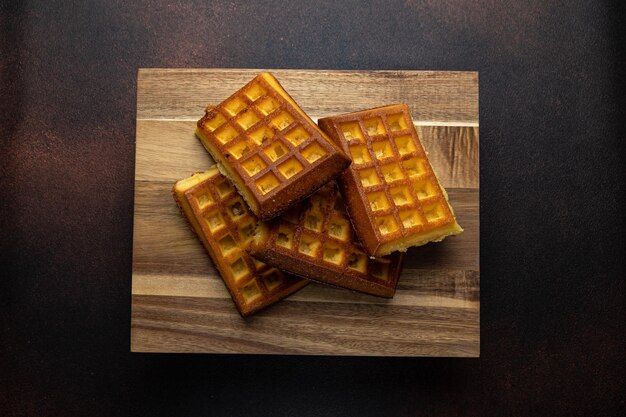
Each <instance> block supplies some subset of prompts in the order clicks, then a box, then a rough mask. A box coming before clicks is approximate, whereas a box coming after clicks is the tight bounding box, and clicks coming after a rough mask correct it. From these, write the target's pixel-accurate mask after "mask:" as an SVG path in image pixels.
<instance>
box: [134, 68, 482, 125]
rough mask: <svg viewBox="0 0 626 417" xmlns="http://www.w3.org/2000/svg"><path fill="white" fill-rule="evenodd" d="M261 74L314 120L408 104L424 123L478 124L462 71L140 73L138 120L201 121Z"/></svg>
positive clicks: (474, 97) (473, 82)
mask: <svg viewBox="0 0 626 417" xmlns="http://www.w3.org/2000/svg"><path fill="white" fill-rule="evenodd" d="M262 71H270V72H272V73H273V74H274V75H275V76H276V77H277V78H278V79H279V81H280V83H281V84H282V85H283V86H284V87H285V89H286V90H287V91H288V92H289V94H290V95H291V96H292V97H293V98H294V99H295V100H296V102H297V103H298V104H299V105H300V106H301V107H302V108H303V110H304V111H305V112H306V113H307V114H308V115H309V116H310V117H311V118H313V119H314V120H316V119H318V118H320V117H326V116H331V115H333V114H338V113H347V112H351V111H357V110H362V109H367V108H371V107H377V106H381V105H385V104H393V103H407V104H408V105H409V107H410V109H411V114H412V116H413V119H414V120H416V121H419V122H422V123H424V122H425V123H428V122H450V123H453V124H454V123H456V124H459V123H460V124H465V125H473V126H475V125H477V124H478V73H476V72H460V71H338V70H324V71H320V70H284V69H282V70H276V69H273V70H258V69H202V70H194V69H146V70H143V69H140V70H139V78H138V90H137V91H138V92H137V118H138V119H176V120H181V119H182V120H185V119H186V120H198V119H199V115H201V114H202V113H203V110H204V108H205V107H206V106H207V104H210V103H219V102H221V101H223V100H224V99H225V98H227V97H228V96H230V95H231V94H232V93H233V92H234V91H236V90H238V89H239V88H240V87H241V86H242V85H243V84H244V83H246V82H247V81H249V80H251V79H252V78H253V77H254V76H255V75H256V74H258V73H259V72H262Z"/></svg>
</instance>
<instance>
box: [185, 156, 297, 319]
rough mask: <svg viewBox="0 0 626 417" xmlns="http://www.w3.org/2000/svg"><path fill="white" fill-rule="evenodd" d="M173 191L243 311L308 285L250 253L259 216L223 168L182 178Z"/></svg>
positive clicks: (249, 310)
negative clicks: (224, 175) (246, 202)
mask: <svg viewBox="0 0 626 417" xmlns="http://www.w3.org/2000/svg"><path fill="white" fill-rule="evenodd" d="M173 194H174V198H175V200H176V202H177V203H178V205H179V206H180V208H181V210H182V211H183V213H184V215H185V217H187V220H188V221H189V223H190V224H191V226H192V228H193V230H194V231H195V232H196V234H197V235H198V237H199V238H200V240H201V241H202V243H203V244H204V247H205V248H206V250H207V251H208V252H209V255H210V256H211V259H212V260H213V263H214V264H215V266H216V267H217V270H218V271H219V272H220V275H221V276H222V279H223V280H224V283H225V284H226V287H227V288H228V291H229V292H230V295H231V297H232V298H233V301H234V302H235V305H236V306H237V309H238V310H239V313H240V314H241V315H242V316H244V317H245V316H249V315H251V314H252V313H254V312H256V311H258V310H259V309H261V308H264V307H267V306H269V305H271V304H274V303H275V302H277V301H279V300H281V299H283V298H285V297H287V296H288V295H290V294H292V293H294V292H296V291H298V290H299V289H300V288H302V287H304V286H305V285H306V284H307V281H306V280H303V279H299V278H295V277H292V276H289V275H286V274H284V273H282V272H281V271H279V270H277V269H275V268H271V267H269V266H267V265H265V264H264V263H263V262H260V261H258V260H256V259H254V258H252V257H251V256H250V255H248V253H247V252H246V250H245V249H246V247H247V246H248V245H249V243H250V242H251V241H252V239H253V237H254V235H255V233H256V231H257V219H256V217H255V216H254V215H253V214H252V213H250V212H249V210H248V208H247V207H246V205H245V203H244V202H243V200H242V199H241V197H240V196H239V195H238V194H237V193H236V192H235V189H234V188H233V187H232V185H231V183H230V182H229V181H228V179H226V178H224V177H223V176H222V175H221V174H220V173H219V172H218V170H217V168H215V167H213V168H212V169H210V170H209V171H206V172H203V173H199V174H195V175H193V176H192V177H190V178H187V179H184V180H181V181H178V182H177V183H176V185H174V188H173Z"/></svg>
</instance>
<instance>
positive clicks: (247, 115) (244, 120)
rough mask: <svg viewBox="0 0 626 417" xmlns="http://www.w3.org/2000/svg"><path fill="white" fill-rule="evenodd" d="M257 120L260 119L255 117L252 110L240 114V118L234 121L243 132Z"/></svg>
mask: <svg viewBox="0 0 626 417" xmlns="http://www.w3.org/2000/svg"><path fill="white" fill-rule="evenodd" d="M259 120H261V119H260V118H259V116H257V115H256V113H255V112H253V111H252V110H246V111H245V112H243V113H241V116H239V117H237V119H236V120H235V121H236V122H237V124H238V125H239V126H241V128H242V129H243V130H248V129H250V127H251V126H252V125H254V124H255V123H256V122H258V121H259Z"/></svg>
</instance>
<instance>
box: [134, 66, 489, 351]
mask: <svg viewBox="0 0 626 417" xmlns="http://www.w3.org/2000/svg"><path fill="white" fill-rule="evenodd" d="M260 71H261V70H220V69H210V70H166V69H145V70H144V69H142V70H140V71H139V79H138V93H137V97H138V99H137V141H136V164H135V214H134V237H133V277H132V279H133V283H132V323H131V350H132V351H135V352H215V353H263V354H318V355H374V356H376V355H380V356H468V357H476V356H478V355H479V352H480V347H479V346H480V325H479V322H480V314H479V310H480V272H479V271H480V267H479V169H478V167H479V159H478V150H479V133H478V76H477V74H476V73H468V72H432V71H315V70H272V72H273V73H274V74H275V75H276V76H277V78H278V79H279V80H280V81H281V83H282V84H283V85H284V86H285V88H286V89H287V90H288V91H289V92H290V94H291V95H292V96H293V97H294V99H295V100H296V101H297V102H298V103H299V104H300V105H301V106H302V107H303V109H304V110H305V111H307V113H308V114H309V115H310V116H311V117H312V118H313V119H314V120H317V119H318V118H320V117H324V116H328V115H332V114H336V113H345V112H348V111H354V110H360V109H363V108H368V107H375V106H379V105H383V104H391V103H395V102H406V103H407V104H408V105H409V107H410V108H411V111H412V115H413V117H414V123H415V124H416V126H417V129H418V134H420V137H421V139H422V142H423V144H424V147H425V149H426V150H427V152H428V153H429V158H430V160H431V162H432V164H433V168H434V169H435V171H436V172H437V173H438V175H439V177H440V180H441V182H442V184H443V185H444V187H446V188H447V189H448V192H449V194H450V199H451V203H452V205H453V207H454V209H455V211H456V213H457V216H458V220H459V223H460V224H461V226H462V227H463V228H464V229H465V232H464V233H463V234H461V235H460V236H458V237H455V238H450V239H446V240H445V241H444V242H442V243H439V244H430V245H426V246H424V247H420V248H412V249H411V250H410V251H409V256H408V257H407V262H406V264H405V269H404V271H403V274H402V276H401V278H400V282H399V284H398V291H397V294H396V296H395V297H394V298H393V299H392V300H385V299H379V298H376V297H372V296H367V295H363V294H357V293H354V292H351V291H347V290H342V289H336V288H331V287H327V286H322V285H318V284H311V285H309V286H308V287H307V288H305V289H303V290H302V291H300V292H298V293H297V294H295V295H293V296H291V297H289V298H288V299H287V300H284V301H282V302H280V303H278V304H277V305H275V306H272V307H270V308H269V309H267V310H265V311H262V312H260V313H258V314H256V315H255V316H253V317H251V318H248V319H242V318H241V317H240V316H239V315H238V313H237V311H236V310H235V308H234V306H233V304H232V301H231V300H230V297H229V295H228V292H227V291H226V289H225V287H224V285H223V283H222V281H221V279H220V278H219V276H218V275H217V273H216V271H215V269H214V267H213V266H212V265H211V262H210V260H209V257H208V256H207V255H206V253H205V252H204V249H203V247H202V245H201V244H200V242H199V241H198V239H197V237H196V236H195V235H194V234H193V232H192V231H191V229H190V228H189V226H188V225H187V224H186V222H185V220H184V218H183V217H182V216H181V214H180V213H179V211H178V208H177V207H176V205H175V203H174V201H173V199H172V197H171V192H170V191H171V187H172V185H173V184H174V182H175V181H176V180H178V179H181V178H183V177H186V176H189V175H190V174H191V173H193V172H197V171H202V170H205V169H207V168H208V167H209V166H211V165H212V164H213V161H212V160H211V158H210V157H209V156H208V154H207V153H206V151H204V149H203V147H202V145H201V144H200V142H199V141H198V140H197V139H196V138H195V136H194V126H195V121H196V120H197V119H198V118H199V117H200V116H201V115H202V113H203V109H204V107H206V105H207V104H208V103H217V102H220V101H222V100H223V99H224V98H226V97H228V96H229V95H230V93H231V92H232V91H235V90H236V89H237V88H239V87H240V86H241V85H243V84H244V83H245V82H247V81H248V80H249V79H251V78H252V77H253V76H254V75H255V74H257V73H258V72H260Z"/></svg>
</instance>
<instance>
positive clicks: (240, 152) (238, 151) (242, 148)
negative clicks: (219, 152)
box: [227, 142, 252, 159]
mask: <svg viewBox="0 0 626 417" xmlns="http://www.w3.org/2000/svg"><path fill="white" fill-rule="evenodd" d="M251 147H252V146H251V145H250V144H249V143H247V142H239V143H237V144H235V145H233V146H231V147H230V148H228V151H227V152H228V154H229V155H232V156H234V157H235V159H240V158H241V157H243V156H246V155H248V154H249V153H250V152H252V149H251Z"/></svg>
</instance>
